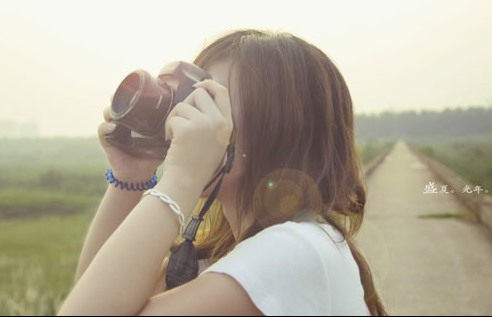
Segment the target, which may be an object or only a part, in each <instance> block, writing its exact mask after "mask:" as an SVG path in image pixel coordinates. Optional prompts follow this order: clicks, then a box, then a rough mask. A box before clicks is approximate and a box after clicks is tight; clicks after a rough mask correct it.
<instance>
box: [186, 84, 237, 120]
mask: <svg viewBox="0 0 492 317" xmlns="http://www.w3.org/2000/svg"><path fill="white" fill-rule="evenodd" d="M193 87H195V88H197V89H196V90H200V88H202V89H204V90H205V91H206V92H207V93H208V95H209V96H211V97H212V98H213V100H214V102H215V104H216V105H217V108H218V110H219V111H220V112H221V113H222V114H223V115H224V116H225V117H229V116H231V101H230V98H229V90H228V89H227V88H226V87H224V86H222V85H221V84H219V83H218V82H216V81H215V80H211V79H206V80H204V81H201V82H199V83H196V84H194V85H193Z"/></svg>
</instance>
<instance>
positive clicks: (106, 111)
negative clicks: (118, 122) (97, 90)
mask: <svg viewBox="0 0 492 317" xmlns="http://www.w3.org/2000/svg"><path fill="white" fill-rule="evenodd" d="M103 116H104V121H107V122H109V121H111V120H112V119H111V114H110V112H109V107H106V108H104V111H103Z"/></svg>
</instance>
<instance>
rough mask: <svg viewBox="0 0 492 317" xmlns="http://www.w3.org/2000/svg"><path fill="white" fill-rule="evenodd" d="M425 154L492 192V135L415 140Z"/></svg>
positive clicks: (471, 182)
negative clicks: (491, 136)
mask: <svg viewBox="0 0 492 317" xmlns="http://www.w3.org/2000/svg"><path fill="white" fill-rule="evenodd" d="M414 146H416V147H417V148H418V149H420V150H421V151H422V152H423V153H424V154H426V155H428V156H430V157H432V158H434V159H436V160H438V161H439V162H441V163H443V164H444V165H446V166H447V167H448V168H450V169H451V170H453V171H454V172H456V173H457V174H458V175H460V176H461V177H463V178H464V179H465V180H466V181H469V182H470V185H471V186H472V187H475V186H477V185H478V186H481V187H482V188H483V189H487V190H488V192H489V195H490V194H492V139H491V138H490V136H487V137H484V136H481V137H468V138H455V139H453V140H447V139H444V140H443V139H441V140H432V141H429V140H427V141H423V142H415V143H414Z"/></svg>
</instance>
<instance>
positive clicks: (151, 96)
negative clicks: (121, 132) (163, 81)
mask: <svg viewBox="0 0 492 317" xmlns="http://www.w3.org/2000/svg"><path fill="white" fill-rule="evenodd" d="M172 101H173V91H172V89H170V88H168V87H166V86H161V85H159V83H158V81H157V79H156V78H153V77H152V76H151V75H150V74H149V73H148V72H146V71H144V70H137V71H134V72H132V73H130V74H129V75H128V76H126V77H125V79H123V81H122V82H121V84H120V85H119V86H118V88H117V89H116V92H115V94H114V96H113V100H112V103H111V111H110V113H111V118H112V119H113V120H114V121H116V122H118V124H121V125H123V126H126V127H127V128H129V129H131V130H133V131H135V132H137V133H139V134H141V135H144V136H154V135H156V134H159V133H160V132H161V129H162V126H163V124H164V122H163V121H164V120H165V118H166V116H167V114H168V112H169V111H170V110H171V107H172Z"/></svg>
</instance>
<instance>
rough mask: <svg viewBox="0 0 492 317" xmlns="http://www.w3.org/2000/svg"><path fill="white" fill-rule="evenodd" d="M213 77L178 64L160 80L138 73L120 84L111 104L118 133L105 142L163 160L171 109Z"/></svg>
mask: <svg viewBox="0 0 492 317" xmlns="http://www.w3.org/2000/svg"><path fill="white" fill-rule="evenodd" d="M210 78H211V77H210V74H208V73H207V72H206V71H205V70H203V69H201V68H200V67H198V66H196V65H193V64H190V63H186V62H182V61H176V62H172V63H169V64H167V65H165V66H164V67H163V68H162V69H161V71H160V72H159V75H158V77H157V78H154V77H152V76H151V75H150V74H149V73H148V72H146V71H144V70H136V71H134V72H132V73H130V74H129V75H127V76H126V77H125V78H124V79H123V81H122V82H121V83H120V85H119V86H118V88H117V89H116V92H115V93H114V96H113V99H112V101H111V108H110V115H111V119H112V120H113V122H114V123H116V129H115V130H114V131H113V132H112V133H110V134H108V135H106V139H107V140H108V141H110V142H111V143H112V144H114V145H116V146H118V147H120V148H121V149H123V150H124V151H125V152H127V153H128V154H131V155H133V156H138V157H153V158H157V159H164V158H165V156H166V153H167V150H168V148H169V145H170V140H168V141H166V136H165V133H164V123H165V122H166V119H167V116H168V115H169V112H170V111H171V109H172V108H173V107H174V106H175V105H176V104H178V103H179V102H182V101H183V100H184V99H186V97H188V95H189V94H190V93H191V92H192V91H193V90H194V88H193V85H194V84H195V83H197V82H200V81H202V80H205V79H210Z"/></svg>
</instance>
